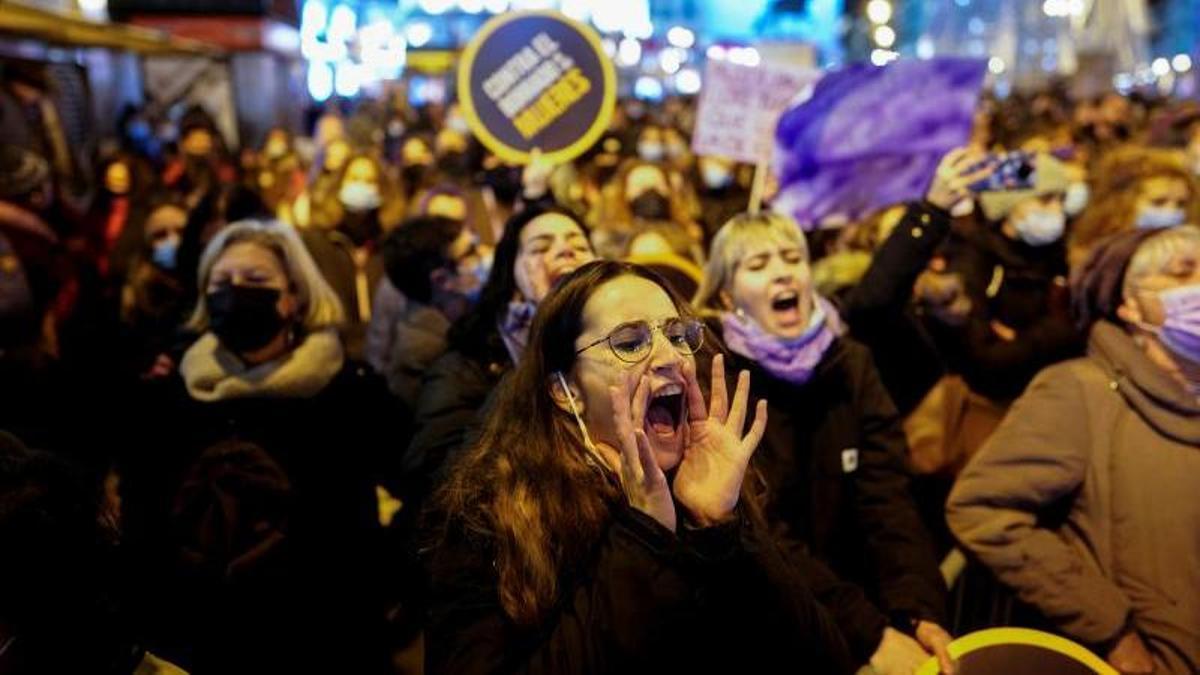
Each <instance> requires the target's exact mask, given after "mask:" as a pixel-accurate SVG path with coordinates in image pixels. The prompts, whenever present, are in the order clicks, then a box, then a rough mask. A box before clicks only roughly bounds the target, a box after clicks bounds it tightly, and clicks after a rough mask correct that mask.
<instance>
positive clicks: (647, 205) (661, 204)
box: [629, 190, 671, 220]
mask: <svg viewBox="0 0 1200 675" xmlns="http://www.w3.org/2000/svg"><path fill="white" fill-rule="evenodd" d="M629 210H630V211H632V212H633V215H635V216H637V217H638V218H643V219H646V220H666V219H668V218H670V217H671V202H670V201H669V200H668V199H667V197H666V195H664V194H662V193H661V192H658V191H656V190H650V191H648V192H643V193H642V194H640V195H638V196H637V198H635V199H634V200H633V201H631V202H629Z"/></svg>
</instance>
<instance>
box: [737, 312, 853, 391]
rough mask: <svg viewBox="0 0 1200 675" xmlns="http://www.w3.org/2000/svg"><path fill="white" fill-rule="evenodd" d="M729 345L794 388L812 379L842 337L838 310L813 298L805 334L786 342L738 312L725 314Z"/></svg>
mask: <svg viewBox="0 0 1200 675" xmlns="http://www.w3.org/2000/svg"><path fill="white" fill-rule="evenodd" d="M721 324H722V327H723V328H724V338H725V344H726V345H727V346H728V347H729V349H730V350H731V351H733V352H734V353H736V354H740V355H742V356H744V357H746V358H748V359H750V360H751V361H754V362H755V363H757V364H758V365H760V366H762V367H763V368H764V369H765V370H766V371H767V372H768V373H770V374H771V375H774V376H775V377H778V378H779V379H781V380H784V381H785V382H791V383H792V384H804V383H805V382H808V380H809V379H810V378H812V374H813V371H814V370H816V368H817V364H819V363H820V362H821V358H822V357H823V356H825V350H827V349H829V345H831V344H833V341H834V339H835V338H836V337H837V336H838V335H840V334H841V333H842V323H841V320H840V319H839V318H838V314H837V310H836V309H835V308H834V307H833V305H832V304H830V302H829V301H828V300H826V299H825V298H822V297H821V296H819V295H816V294H814V295H813V313H812V316H811V317H810V318H809V322H808V328H807V329H805V331H804V334H803V335H801V336H800V337H798V338H796V339H794V340H783V339H780V338H779V337H777V336H775V335H771V334H770V333H768V332H766V331H765V330H763V329H762V327H761V326H759V325H758V322H756V321H755V320H754V319H751V318H750V317H748V316H745V315H739V314H736V313H734V312H725V313H723V314H721Z"/></svg>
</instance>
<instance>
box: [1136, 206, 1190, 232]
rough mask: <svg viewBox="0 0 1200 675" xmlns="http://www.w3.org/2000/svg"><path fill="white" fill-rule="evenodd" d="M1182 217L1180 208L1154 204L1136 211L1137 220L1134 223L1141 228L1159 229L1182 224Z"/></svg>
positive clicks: (1183, 216)
mask: <svg viewBox="0 0 1200 675" xmlns="http://www.w3.org/2000/svg"><path fill="white" fill-rule="evenodd" d="M1184 218H1185V215H1184V213H1183V211H1182V210H1180V209H1171V208H1165V209H1160V208H1157V207H1154V206H1147V207H1144V208H1142V210H1140V211H1138V217H1137V222H1136V223H1135V224H1136V225H1137V227H1138V229H1141V230H1159V229H1163V228H1167V227H1175V226H1176V225H1182V224H1183V221H1184Z"/></svg>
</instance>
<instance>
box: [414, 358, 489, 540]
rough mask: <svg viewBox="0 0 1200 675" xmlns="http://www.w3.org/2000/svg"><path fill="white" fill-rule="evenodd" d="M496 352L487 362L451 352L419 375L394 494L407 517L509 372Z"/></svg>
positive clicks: (433, 484)
mask: <svg viewBox="0 0 1200 675" xmlns="http://www.w3.org/2000/svg"><path fill="white" fill-rule="evenodd" d="M497 339H499V338H498V337H497ZM500 349H501V351H500V352H498V353H495V354H493V355H494V356H495V357H496V358H493V359H482V358H480V357H481V356H482V354H480V355H476V354H464V353H463V352H461V351H458V350H451V351H448V352H446V353H445V354H443V355H442V356H440V357H438V359H437V360H436V361H434V362H433V364H431V365H430V366H429V368H428V369H427V370H426V371H425V372H424V373H423V374H422V376H421V390H420V394H419V396H418V398H417V404H416V407H415V408H414V410H413V437H412V441H411V442H410V443H409V446H408V450H407V451H406V452H405V454H404V458H403V462H402V466H401V474H400V475H401V485H400V488H399V489H400V490H401V495H402V497H403V498H404V500H405V503H406V504H407V505H409V506H406V508H405V510H406V511H408V516H409V517H410V518H416V517H417V516H418V515H419V512H420V509H421V507H422V505H423V504H424V503H425V501H426V499H427V498H428V497H429V496H430V495H431V494H432V493H433V491H434V490H435V489H436V487H437V484H438V483H439V482H440V481H441V478H442V476H444V475H445V473H446V471H447V470H448V469H449V466H450V462H451V460H452V459H453V458H454V457H455V456H456V455H457V453H458V451H459V450H460V449H462V447H463V446H464V445H465V444H466V443H467V442H468V440H469V439H471V438H472V437H473V436H474V435H475V433H476V432H477V431H478V429H479V424H480V412H481V411H482V410H483V409H484V407H485V405H486V403H487V401H488V398H489V397H490V396H491V394H492V392H493V391H494V390H495V389H496V385H497V384H499V383H500V380H501V378H503V376H504V375H505V374H506V373H507V372H508V371H509V370H510V369H511V368H512V362H511V361H510V360H508V357H507V353H505V352H503V347H501V348H500ZM410 507H411V508H410ZM409 522H410V524H412V523H414V522H415V521H409Z"/></svg>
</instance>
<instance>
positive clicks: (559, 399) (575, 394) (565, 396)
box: [546, 373, 583, 415]
mask: <svg viewBox="0 0 1200 675" xmlns="http://www.w3.org/2000/svg"><path fill="white" fill-rule="evenodd" d="M546 384H547V386H548V387H549V388H550V399H551V400H552V401H554V405H556V406H558V409H559V410H561V411H563V412H565V413H567V414H571V413H572V412H573V411H572V410H571V400H572V398H573V399H574V401H575V410H576V411H578V412H579V414H580V415H583V397H582V396H581V395H580V392H579V388H578V387H577V386H575V384H574V383H572V382H571V380H570V379H569V378H568V377H567V376H565V375H560V374H559V373H555V374H553V375H551V376H550V380H549V382H547V383H546ZM564 385H565V387H564Z"/></svg>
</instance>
